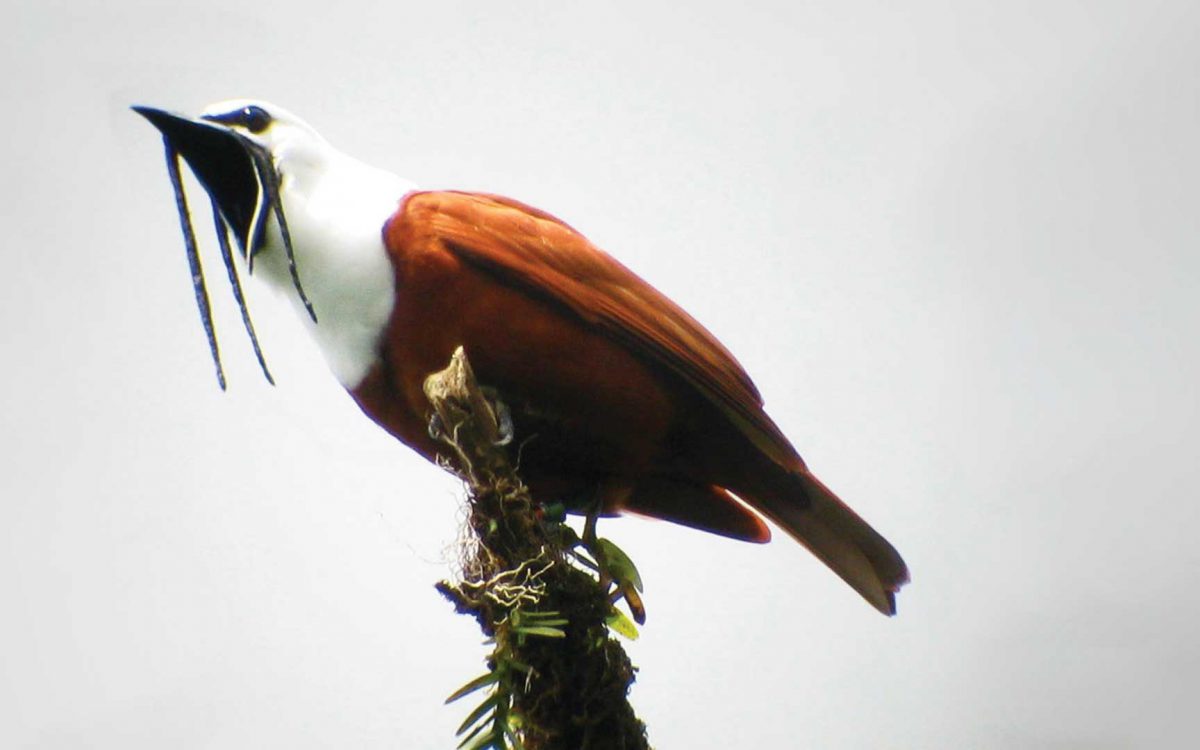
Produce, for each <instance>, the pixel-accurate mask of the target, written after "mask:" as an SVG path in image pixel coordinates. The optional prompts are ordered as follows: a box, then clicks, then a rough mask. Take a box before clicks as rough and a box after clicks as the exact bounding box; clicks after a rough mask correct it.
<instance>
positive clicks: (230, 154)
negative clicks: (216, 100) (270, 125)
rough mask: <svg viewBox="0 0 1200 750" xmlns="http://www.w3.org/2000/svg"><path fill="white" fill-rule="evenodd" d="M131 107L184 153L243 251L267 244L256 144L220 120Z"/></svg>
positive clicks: (245, 254)
mask: <svg viewBox="0 0 1200 750" xmlns="http://www.w3.org/2000/svg"><path fill="white" fill-rule="evenodd" d="M132 109H133V111H134V112H137V113H138V114H139V115H141V116H142V117H145V118H146V119H147V120H149V121H150V124H151V125H153V126H154V127H156V128H158V130H159V131H160V132H161V133H162V134H163V137H164V138H165V139H166V140H167V142H168V143H170V145H171V147H172V148H174V150H175V151H178V152H179V154H180V155H181V156H182V157H183V158H184V160H185V161H186V162H187V163H188V166H189V167H191V169H192V172H193V173H194V174H195V175H196V179H198V180H199V181H200V184H201V185H203V186H204V189H205V190H206V191H207V192H208V194H209V195H210V196H211V197H212V199H213V201H215V202H216V204H217V207H218V208H219V209H220V211H221V215H222V216H223V217H224V218H225V221H226V222H228V224H229V226H230V227H231V228H232V229H233V233H234V235H235V236H236V237H237V240H238V244H239V245H240V246H241V250H242V254H243V255H244V256H246V257H249V256H251V255H253V254H254V253H255V252H256V251H257V250H258V249H259V247H261V245H262V229H263V225H264V224H265V222H264V221H261V218H262V216H260V214H264V215H265V211H263V209H264V206H263V187H262V184H261V181H260V180H259V175H258V172H257V170H256V168H255V162H254V158H253V156H252V155H251V154H250V151H249V149H250V148H251V147H252V144H251V143H250V142H248V141H247V140H246V139H245V138H243V137H241V136H240V135H238V134H237V133H236V132H234V131H232V130H230V129H229V128H227V127H225V126H224V125H221V124H218V123H215V122H209V121H207V120H194V119H191V118H188V117H181V116H179V115H175V114H171V113H170V112H166V111H164V110H161V109H155V108H153V107H140V106H135V107H133V108H132ZM256 219H258V220H256ZM252 233H253V235H254V236H251V234H252Z"/></svg>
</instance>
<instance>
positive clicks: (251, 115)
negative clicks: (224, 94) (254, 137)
mask: <svg viewBox="0 0 1200 750" xmlns="http://www.w3.org/2000/svg"><path fill="white" fill-rule="evenodd" d="M240 119H241V121H242V122H241V124H242V125H245V126H246V129H247V130H249V131H250V132H251V133H261V132H263V131H264V130H266V129H267V126H269V125H270V124H271V116H270V115H269V114H267V111H266V110H265V109H263V108H262V107H256V106H253V105H252V106H249V107H246V108H245V109H243V110H242V116H241V118H240Z"/></svg>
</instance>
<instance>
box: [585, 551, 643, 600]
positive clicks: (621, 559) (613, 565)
mask: <svg viewBox="0 0 1200 750" xmlns="http://www.w3.org/2000/svg"><path fill="white" fill-rule="evenodd" d="M596 541H597V543H598V544H599V545H600V549H601V550H603V552H604V561H605V567H606V568H608V572H609V573H610V574H611V575H612V576H613V577H615V578H618V579H620V580H622V581H628V582H629V583H632V584H633V587H634V588H635V589H637V590H638V591H641V590H642V577H641V575H639V574H638V570H637V567H636V566H635V565H634V564H633V560H630V559H629V555H627V554H625V553H624V552H623V551H622V550H621V548H620V547H618V546H617V545H615V544H613V543H612V542H610V541H609V540H607V539H597V540H596Z"/></svg>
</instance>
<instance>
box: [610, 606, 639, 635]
mask: <svg viewBox="0 0 1200 750" xmlns="http://www.w3.org/2000/svg"><path fill="white" fill-rule="evenodd" d="M604 622H605V624H606V625H608V627H609V629H610V630H612V631H613V632H614V633H618V634H620V635H623V636H625V637H626V638H628V639H629V640H631V641H636V640H637V639H638V635H639V633H638V629H637V625H634V624H633V620H630V619H629V618H628V617H626V616H625V613H624V612H622V611H621V610H619V609H617V608H616V607H613V608H612V610H611V611H610V612H609V613H608V617H606V618H604Z"/></svg>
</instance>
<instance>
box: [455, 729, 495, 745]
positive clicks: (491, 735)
mask: <svg viewBox="0 0 1200 750" xmlns="http://www.w3.org/2000/svg"><path fill="white" fill-rule="evenodd" d="M499 741H500V737H498V736H496V730H495V729H493V730H492V731H490V732H485V733H484V734H481V735H480V736H479V738H478V739H476V740H475V741H474V742H472V743H471V744H470V745H469V746H468V747H466V748H463V750H483V749H484V748H486V747H492V748H494V747H496V743H497V742H499ZM459 747H460V748H461V747H462V746H461V745H459Z"/></svg>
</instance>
